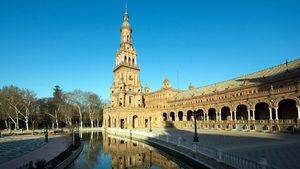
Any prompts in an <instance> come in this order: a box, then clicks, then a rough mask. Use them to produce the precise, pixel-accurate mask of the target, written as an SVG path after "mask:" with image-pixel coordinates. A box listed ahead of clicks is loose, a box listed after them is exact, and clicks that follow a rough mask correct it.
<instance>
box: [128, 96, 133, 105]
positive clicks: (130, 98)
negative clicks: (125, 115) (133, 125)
mask: <svg viewBox="0 0 300 169" xmlns="http://www.w3.org/2000/svg"><path fill="white" fill-rule="evenodd" d="M131 103H132V96H129V104H131Z"/></svg>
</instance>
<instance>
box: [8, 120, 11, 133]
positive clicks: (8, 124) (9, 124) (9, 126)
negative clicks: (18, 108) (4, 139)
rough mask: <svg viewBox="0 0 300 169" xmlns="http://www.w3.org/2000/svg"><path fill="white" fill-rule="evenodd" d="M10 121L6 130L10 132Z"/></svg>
mask: <svg viewBox="0 0 300 169" xmlns="http://www.w3.org/2000/svg"><path fill="white" fill-rule="evenodd" d="M10 124H11V123H10V122H8V132H9V133H10V132H11V125H10Z"/></svg>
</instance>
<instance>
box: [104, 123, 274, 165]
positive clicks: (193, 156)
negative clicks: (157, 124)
mask: <svg viewBox="0 0 300 169" xmlns="http://www.w3.org/2000/svg"><path fill="white" fill-rule="evenodd" d="M106 132H108V133H109V134H111V135H116V136H119V137H125V138H130V139H134V140H137V141H142V142H146V143H147V144H150V145H152V146H154V147H158V148H159V149H162V150H163V151H165V152H169V153H172V155H173V156H175V157H176V158H178V159H179V160H181V161H186V162H188V163H192V164H193V166H198V167H203V166H205V167H207V168H218V169H220V168H240V169H258V168H266V169H273V168H274V167H272V166H269V165H268V164H267V163H264V161H262V162H260V163H258V162H256V161H252V160H248V159H245V158H242V157H240V156H237V155H234V154H231V153H228V152H224V151H220V150H218V149H216V148H211V147H205V146H201V145H199V144H196V143H193V142H192V141H186V139H185V138H182V137H174V136H172V135H168V134H166V133H159V132H149V131H142V130H128V129H108V130H106Z"/></svg>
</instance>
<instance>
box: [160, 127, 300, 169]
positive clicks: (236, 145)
mask: <svg viewBox="0 0 300 169" xmlns="http://www.w3.org/2000/svg"><path fill="white" fill-rule="evenodd" d="M154 132H155V133H160V134H162V136H161V137H166V135H168V136H169V138H168V139H169V140H172V139H173V140H174V141H176V140H178V138H179V137H181V140H182V144H183V145H186V146H190V147H192V146H193V145H192V144H193V142H192V141H193V136H194V131H193V130H177V129H155V130H154ZM198 134H199V135H198V136H199V143H197V144H198V145H199V146H201V147H208V148H213V149H216V150H218V151H222V152H228V153H230V154H233V155H237V156H239V157H242V158H245V159H248V160H252V161H256V162H258V163H260V162H261V161H262V160H263V159H265V160H264V161H266V162H267V163H268V164H269V165H271V166H273V167H275V168H282V169H296V168H300V163H299V159H300V141H299V140H300V136H299V135H275V134H267V133H256V132H253V133H252V132H239V131H223V130H200V131H199V132H198Z"/></svg>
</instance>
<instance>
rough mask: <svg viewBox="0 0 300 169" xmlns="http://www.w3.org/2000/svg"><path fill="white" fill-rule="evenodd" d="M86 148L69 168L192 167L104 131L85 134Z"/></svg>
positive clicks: (148, 147)
mask: <svg viewBox="0 0 300 169" xmlns="http://www.w3.org/2000/svg"><path fill="white" fill-rule="evenodd" d="M82 139H83V144H84V148H83V150H82V152H81V154H80V155H79V156H78V158H77V159H76V160H75V161H74V162H73V163H72V164H71V165H70V166H69V167H68V169H125V168H128V169H129V168H134V169H140V168H141V169H183V168H184V169H185V168H190V167H187V166H186V165H184V164H183V163H181V162H179V161H177V160H176V159H174V158H172V157H171V156H169V155H167V154H165V153H163V152H160V151H158V150H156V149H154V148H153V147H151V146H148V145H146V144H143V143H140V142H136V141H131V140H128V139H124V138H119V137H114V136H110V135H107V134H104V133H102V132H92V133H83V134H82Z"/></svg>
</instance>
